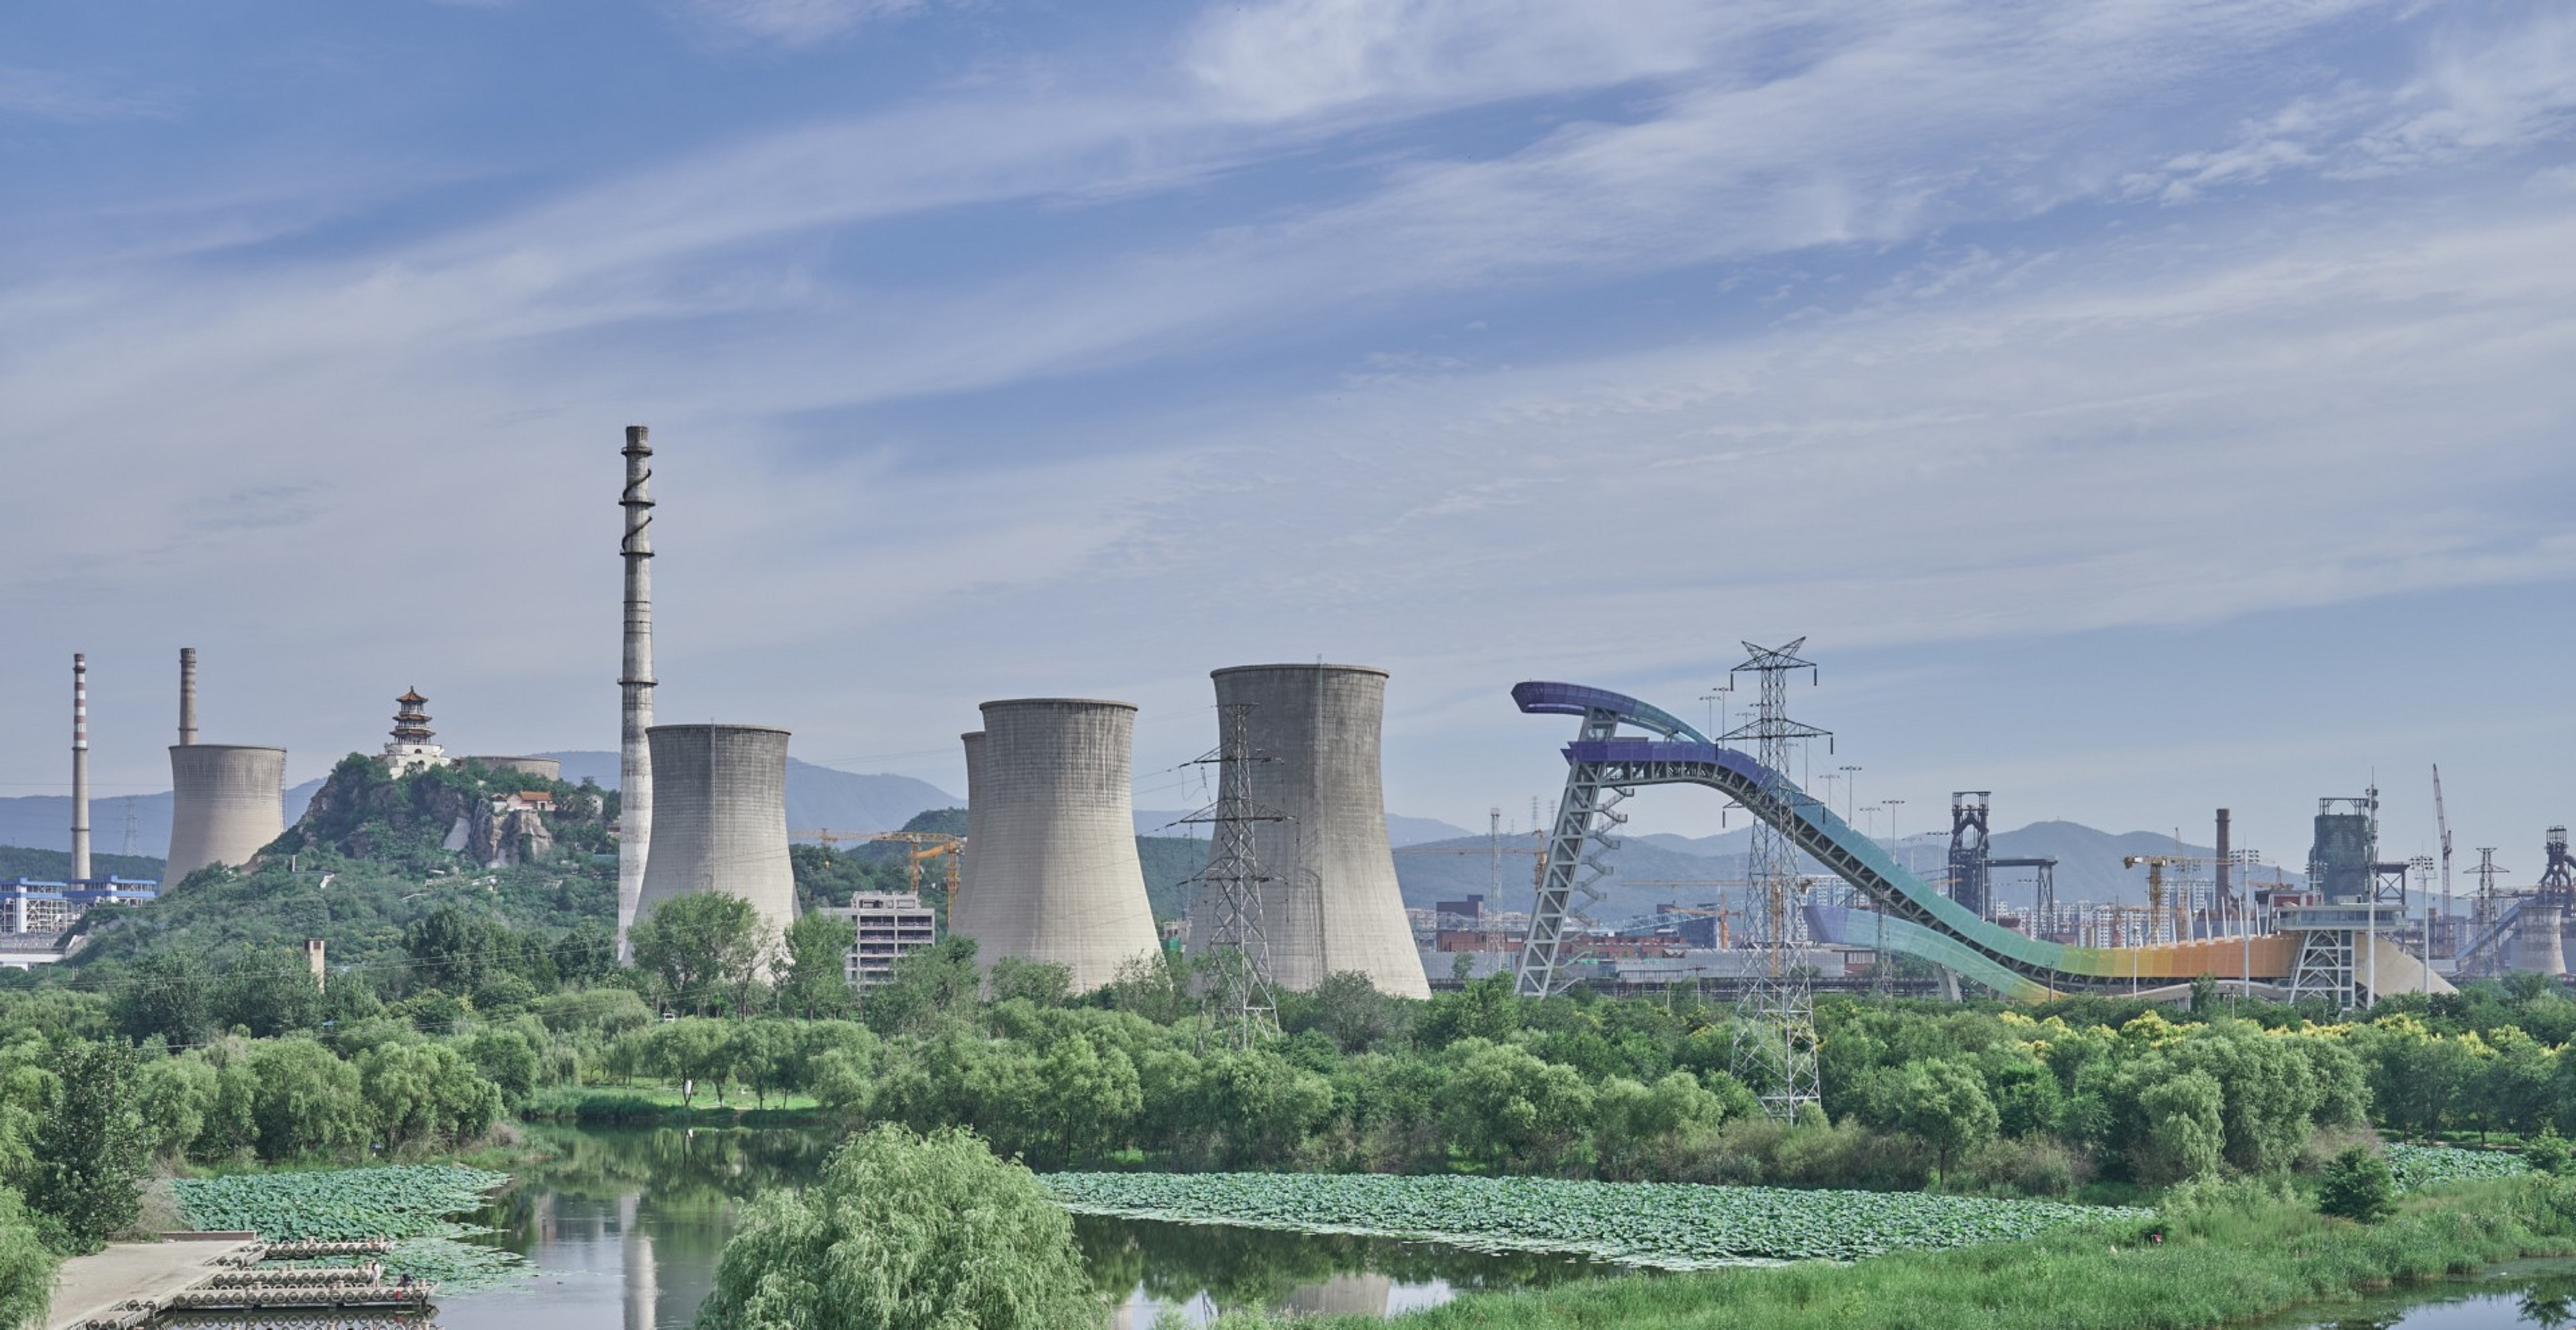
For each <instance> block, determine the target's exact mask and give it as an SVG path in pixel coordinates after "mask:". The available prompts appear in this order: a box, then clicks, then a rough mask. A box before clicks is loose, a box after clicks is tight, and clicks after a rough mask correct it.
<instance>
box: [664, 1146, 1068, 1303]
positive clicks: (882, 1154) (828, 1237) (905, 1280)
mask: <svg viewBox="0 0 2576 1330" xmlns="http://www.w3.org/2000/svg"><path fill="white" fill-rule="evenodd" d="M1102 1314H1103V1309H1102V1306H1101V1303H1100V1300H1099V1298H1098V1296H1097V1295H1095V1294H1094V1293H1093V1292H1092V1291H1091V1283H1090V1280H1089V1279H1088V1278H1087V1277H1086V1276H1085V1275H1084V1273H1083V1266H1082V1256H1081V1252H1080V1249H1078V1248H1077V1247H1076V1246H1075V1245H1074V1240H1073V1221H1072V1220H1071V1219H1070V1218H1069V1217H1068V1216H1067V1215H1066V1214H1065V1212H1064V1210H1063V1208H1062V1207H1061V1206H1059V1205H1057V1204H1056V1202H1055V1200H1054V1198H1053V1197H1051V1196H1049V1195H1048V1194H1047V1192H1046V1190H1045V1189H1044V1188H1043V1187H1041V1186H1039V1185H1038V1180H1037V1177H1036V1175H1035V1174H1032V1173H1031V1172H1029V1170H1028V1169H1026V1168H1023V1167H1021V1166H1020V1165H1018V1164H1013V1163H1006V1162H1004V1161H1002V1160H1000V1159H997V1158H995V1157H994V1156H993V1152H992V1151H991V1150H990V1149H988V1148H986V1147H985V1145H984V1143H983V1142H982V1141H979V1140H977V1139H976V1138H975V1137H974V1136H973V1135H971V1134H969V1133H966V1132H963V1131H957V1130H953V1129H951V1130H946V1131H940V1132H936V1133H934V1134H932V1135H930V1136H927V1137H923V1136H916V1135H914V1134H913V1133H912V1132H910V1131H908V1130H906V1129H904V1128H902V1127H894V1126H885V1127H879V1128H877V1129H875V1130H874V1131H871V1132H868V1133H867V1134H865V1135H862V1136H857V1137H854V1138H852V1139H851V1140H850V1142H849V1143H848V1144H846V1145H844V1146H842V1147H841V1149H840V1151H839V1152H838V1153H836V1154H834V1155H833V1156H832V1162H831V1163H830V1164H829V1165H827V1166H826V1167H825V1168H824V1171H823V1177H822V1180H821V1181H820V1182H819V1183H817V1184H816V1185H815V1186H813V1187H811V1188H808V1189H806V1190H805V1191H803V1192H785V1191H772V1192H770V1193H768V1194H767V1195H765V1196H762V1197H761V1198H760V1199H759V1200H757V1201H754V1202H753V1203H752V1205H751V1207H750V1209H749V1210H748V1211H747V1212H746V1213H745V1215H744V1217H743V1222H742V1227H741V1228H740V1229H739V1230H738V1231H736V1233H735V1234H734V1236H733V1238H732V1240H731V1241H729V1242H727V1243H726V1244H725V1247H724V1253H723V1255H722V1256H720V1257H719V1258H718V1260H717V1263H716V1279H715V1290H714V1291H713V1292H712V1293H710V1294H709V1295H708V1297H707V1300H706V1302H705V1304H704V1305H703V1306H701V1307H700V1308H699V1309H698V1321H697V1324H698V1326H699V1327H700V1330H755V1327H769V1326H808V1327H819V1326H854V1327H856V1326H865V1327H871V1328H872V1330H947V1328H948V1327H953V1326H975V1327H977V1330H1077V1328H1081V1330H1089V1327H1093V1326H1096V1325H1098V1323H1099V1322H1100V1320H1101V1317H1102Z"/></svg>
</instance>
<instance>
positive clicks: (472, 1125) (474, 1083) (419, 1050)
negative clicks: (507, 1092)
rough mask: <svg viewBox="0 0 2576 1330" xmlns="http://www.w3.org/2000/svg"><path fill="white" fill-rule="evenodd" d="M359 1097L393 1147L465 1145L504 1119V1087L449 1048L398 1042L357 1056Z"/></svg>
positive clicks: (376, 1125) (377, 1128) (443, 1045)
mask: <svg viewBox="0 0 2576 1330" xmlns="http://www.w3.org/2000/svg"><path fill="white" fill-rule="evenodd" d="M358 1075H359V1083H360V1093H361V1094H362V1095H364V1096H365V1099H366V1105H367V1111H368V1114H369V1115H370V1117H372V1118H373V1120H374V1123H375V1127H376V1130H378V1131H380V1132H382V1133H384V1138H385V1142H386V1144H388V1145H394V1146H402V1145H410V1144H415V1143H431V1144H461V1143H463V1142H467V1141H471V1140H473V1139H475V1138H476V1137H479V1136H481V1135H482V1134H483V1133H484V1132H486V1131H489V1130H490V1129H491V1127H492V1124H493V1122H494V1121H496V1120H497V1119H499V1117H500V1116H501V1088H500V1087H499V1086H497V1085H494V1084H493V1083H492V1082H491V1081H489V1080H487V1079H485V1078H484V1077H483V1075H482V1074H481V1073H480V1072H477V1071H476V1070H475V1069H474V1067H473V1064H471V1063H469V1062H467V1061H466V1060H465V1058H464V1056H463V1055H462V1054H459V1053H458V1052H457V1051H456V1050H455V1049H454V1048H452V1047H450V1046H448V1045H446V1044H432V1043H393V1044H385V1045H382V1046H380V1047H377V1048H371V1049H369V1050H367V1051H366V1052H365V1053H363V1054H360V1055H359V1057H358Z"/></svg>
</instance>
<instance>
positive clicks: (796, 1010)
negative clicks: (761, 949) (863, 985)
mask: <svg viewBox="0 0 2576 1330" xmlns="http://www.w3.org/2000/svg"><path fill="white" fill-rule="evenodd" d="M858 937H859V932H858V928H857V926H856V925H854V924H852V923H851V922H850V921H849V919H847V918H846V917H844V916H841V915H837V914H819V913H817V914H808V915H806V916H805V917H803V918H801V919H798V920H797V921H796V922H795V923H793V924H790V925H788V926H787V941H786V945H785V947H783V948H782V949H781V950H782V952H783V955H782V956H781V957H780V962H779V974H778V1009H779V1010H781V1011H784V1012H786V1013H788V1014H789V1015H792V1016H803V1017H809V1018H813V1017H841V1016H847V1015H849V1014H850V1010H851V1007H852V1006H853V1005H854V1004H853V1000H852V999H853V995H852V994H851V992H850V979H849V955H850V948H851V947H852V946H853V945H855V944H856V943H857V942H858Z"/></svg>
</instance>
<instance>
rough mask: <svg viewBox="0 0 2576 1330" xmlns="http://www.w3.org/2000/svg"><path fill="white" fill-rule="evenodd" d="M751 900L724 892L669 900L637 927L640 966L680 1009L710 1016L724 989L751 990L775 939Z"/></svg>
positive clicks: (695, 894) (702, 893) (635, 936)
mask: <svg viewBox="0 0 2576 1330" xmlns="http://www.w3.org/2000/svg"><path fill="white" fill-rule="evenodd" d="M763 931H764V930H763V929H762V928H761V926H760V916H759V914H758V913H757V912H755V911H754V910H753V909H752V908H751V902H750V901H747V900H744V899H743V898H742V897H740V896H729V895H726V894H725V893H723V892H721V891H697V892H691V893H689V894H688V895H685V896H681V897H679V898H677V899H674V900H667V901H664V902H662V904H661V905H659V906H657V907H655V909H654V911H653V913H651V914H649V915H646V916H645V917H644V918H643V919H642V920H641V921H640V922H638V923H637V924H636V925H635V931H634V933H633V935H632V940H633V942H634V946H635V963H636V964H637V965H639V966H641V967H643V968H644V969H645V970H646V971H647V972H649V973H650V974H652V975H653V976H654V977H655V978H656V979H657V980H659V981H660V983H661V986H662V995H663V996H664V997H666V998H668V999H669V1000H670V1001H671V1003H672V1004H673V1005H675V1006H680V1007H685V1008H687V1009H688V1010H690V1011H694V1012H699V1013H702V1014H703V1013H704V1012H705V1011H706V1009H707V1007H708V1005H709V1004H710V1003H711V1002H713V1001H714V1000H715V999H716V998H717V997H718V996H719V995H720V994H721V992H722V991H723V990H725V989H728V988H732V989H737V990H739V989H744V988H748V987H749V985H750V984H751V982H752V979H753V977H754V975H755V973H756V972H757V970H758V968H759V965H760V953H761V951H762V950H763V949H764V947H765V945H766V944H767V942H768V941H769V939H767V938H765V937H763V936H761V934H762V932H763Z"/></svg>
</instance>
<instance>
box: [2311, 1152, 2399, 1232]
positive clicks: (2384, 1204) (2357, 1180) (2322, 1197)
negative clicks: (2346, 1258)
mask: <svg viewBox="0 0 2576 1330" xmlns="http://www.w3.org/2000/svg"><path fill="white" fill-rule="evenodd" d="M2396 1208H2397V1179H2396V1177H2395V1175H2394V1174H2392V1173H2391V1172H2390V1171H2389V1168H2388V1161H2387V1160H2385V1159H2382V1158H2380V1157H2379V1156H2378V1155H2376V1154H2373V1153H2371V1151H2370V1150H2369V1148H2368V1147H2366V1146H2359V1145H2355V1146H2350V1147H2348V1148H2346V1149H2345V1150H2344V1152H2343V1153H2341V1154H2339V1155H2336V1156H2335V1159H2334V1163H2332V1164H2331V1165H2328V1166H2327V1168H2326V1174H2325V1177H2324V1179H2323V1180H2322V1181H2320V1182H2319V1183H2318V1184H2317V1212H2318V1213H2319V1214H2327V1215H2333V1216H2335V1217H2337V1218H2339V1219H2350V1220H2354V1221H2356V1222H2359V1223H2364V1224H2375V1223H2378V1222H2379V1221H2380V1220H2382V1219H2385V1218H2387V1217H2388V1215H2389V1214H2390V1212H2392V1211H2394V1210H2395V1209H2396Z"/></svg>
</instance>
